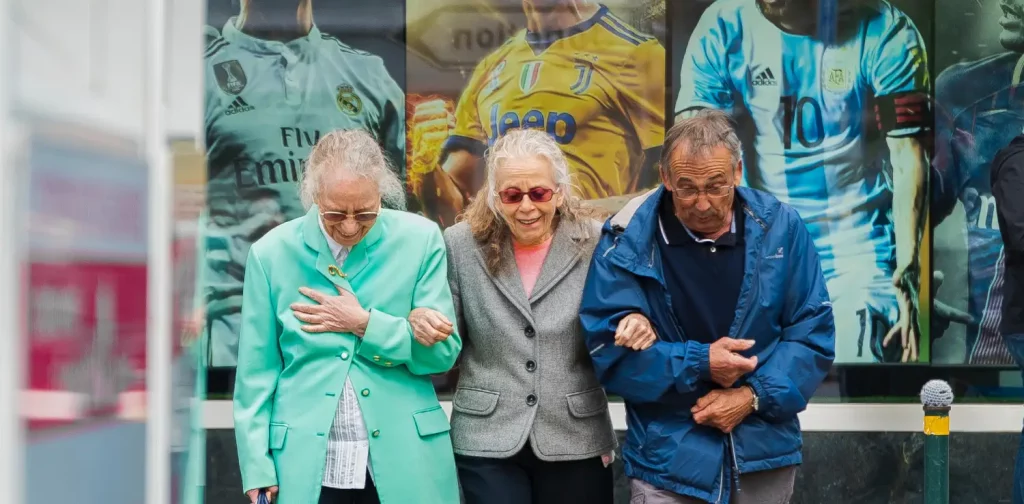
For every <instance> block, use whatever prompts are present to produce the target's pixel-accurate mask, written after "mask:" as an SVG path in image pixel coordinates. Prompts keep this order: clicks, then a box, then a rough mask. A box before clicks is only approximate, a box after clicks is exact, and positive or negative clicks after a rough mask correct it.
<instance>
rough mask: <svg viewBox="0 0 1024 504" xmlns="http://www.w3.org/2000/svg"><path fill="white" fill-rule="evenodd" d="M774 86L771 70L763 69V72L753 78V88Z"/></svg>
mask: <svg viewBox="0 0 1024 504" xmlns="http://www.w3.org/2000/svg"><path fill="white" fill-rule="evenodd" d="M775 84H777V82H776V81H775V74H773V73H772V69H771V68H765V69H764V71H763V72H761V73H759V74H757V77H754V85H755V86H774V85H775Z"/></svg>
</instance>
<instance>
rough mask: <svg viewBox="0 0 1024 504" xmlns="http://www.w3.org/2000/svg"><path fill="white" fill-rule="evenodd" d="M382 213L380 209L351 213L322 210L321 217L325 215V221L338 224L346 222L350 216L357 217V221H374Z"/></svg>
mask: <svg viewBox="0 0 1024 504" xmlns="http://www.w3.org/2000/svg"><path fill="white" fill-rule="evenodd" d="M378 215H380V210H377V211H376V212H358V213H354V214H350V213H348V212H320V217H323V219H324V222H330V223H332V224H338V223H341V222H345V220H346V219H348V218H349V217H350V216H351V217H352V218H353V219H355V221H356V222H363V223H365V222H373V221H374V220H376V219H377V216H378Z"/></svg>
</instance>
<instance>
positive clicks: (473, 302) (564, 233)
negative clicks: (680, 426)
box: [410, 129, 655, 504]
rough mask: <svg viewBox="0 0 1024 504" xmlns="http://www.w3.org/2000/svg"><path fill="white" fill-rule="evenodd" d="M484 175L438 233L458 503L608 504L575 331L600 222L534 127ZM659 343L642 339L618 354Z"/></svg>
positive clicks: (494, 158) (602, 433)
mask: <svg viewBox="0 0 1024 504" xmlns="http://www.w3.org/2000/svg"><path fill="white" fill-rule="evenodd" d="M486 169H487V173H486V177H487V183H486V185H485V186H484V188H483V189H482V190H481V191H480V193H479V194H478V195H477V196H476V198H475V199H474V201H473V203H472V204H470V206H469V207H468V208H467V209H466V212H465V214H464V215H463V216H462V220H461V222H459V223H458V224H456V225H455V226H453V227H451V228H449V229H448V230H446V231H445V234H444V238H445V243H446V244H447V246H448V281H449V284H450V285H451V289H452V294H453V296H454V301H455V312H456V316H457V319H458V320H457V321H456V322H457V324H458V328H459V334H460V335H461V336H462V339H463V348H462V355H461V363H460V368H459V369H460V376H459V381H458V386H457V388H456V391H455V398H454V401H453V403H454V404H453V414H452V421H451V424H452V430H451V436H452V444H453V446H454V449H455V455H456V465H457V467H458V470H459V481H460V483H461V485H462V489H463V493H464V495H465V499H466V500H465V502H466V504H478V503H479V504H482V503H486V504H504V503H508V504H524V503H526V504H530V503H533V504H548V503H551V504H564V503H567V502H585V503H587V504H602V503H609V504H610V503H611V502H612V501H613V495H612V494H613V491H612V473H611V469H610V467H609V464H610V463H611V459H612V453H613V450H614V448H615V445H616V437H615V433H614V431H613V430H612V424H611V418H610V417H609V415H608V399H607V397H606V396H605V393H604V390H603V389H602V388H601V385H600V384H599V383H598V381H597V378H596V377H595V375H594V368H593V365H592V363H591V360H590V356H589V355H588V353H587V349H586V347H585V346H584V337H583V334H582V332H581V330H580V326H579V321H578V318H579V311H578V307H579V305H580V299H581V297H582V294H583V284H584V281H585V280H586V278H587V269H588V267H589V264H590V256H591V254H592V253H593V251H594V247H595V246H596V244H597V240H598V238H599V235H600V222H598V221H596V220H594V219H592V218H591V215H592V212H591V211H590V210H588V209H587V208H586V207H584V205H583V204H582V202H581V201H580V200H579V199H578V198H577V197H576V196H574V195H573V193H572V189H571V184H570V178H569V166H568V163H567V162H566V159H565V156H564V154H563V153H562V150H561V148H559V146H558V144H556V143H555V142H554V140H552V139H551V137H549V136H548V135H547V134H545V133H544V132H542V131H538V130H531V129H524V130H514V131H510V132H508V133H507V134H506V135H505V136H503V137H502V138H501V139H499V140H498V141H497V142H496V143H495V144H494V146H493V147H491V149H490V150H489V151H488V153H487V155H486ZM410 323H411V324H412V325H413V328H414V333H417V332H418V333H419V336H418V337H419V338H422V339H423V341H430V336H432V334H431V333H432V332H434V331H436V332H441V333H444V332H448V331H450V330H451V324H450V322H449V321H448V320H446V319H444V317H443V316H441V315H440V314H437V313H436V312H431V311H429V310H416V311H414V313H413V315H410ZM654 339H655V336H654V333H653V332H651V331H650V330H638V331H634V332H633V333H632V334H631V336H629V337H626V338H623V339H622V340H621V341H619V342H617V344H620V345H624V346H628V347H630V348H633V349H635V350H641V349H645V348H647V347H649V346H650V345H651V344H652V343H653V342H654Z"/></svg>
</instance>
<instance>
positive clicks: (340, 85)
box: [199, 0, 1024, 402]
mask: <svg viewBox="0 0 1024 504" xmlns="http://www.w3.org/2000/svg"><path fill="white" fill-rule="evenodd" d="M242 3H243V4H245V5H247V7H246V8H245V9H243V8H242V7H241V6H240V5H239V2H235V1H229V0H219V1H211V2H209V12H208V22H209V24H210V27H207V32H208V44H207V50H206V54H205V61H206V66H205V69H206V70H205V80H206V85H205V101H206V108H205V110H206V126H207V127H206V131H207V135H208V136H207V138H206V142H207V148H208V155H209V180H210V182H209V186H208V195H207V198H208V202H209V205H210V213H209V220H208V222H207V223H206V224H204V225H203V229H204V230H205V232H206V233H207V234H206V235H205V236H204V238H203V239H202V240H201V243H200V246H201V247H203V248H202V249H201V258H202V259H201V260H200V262H199V264H201V265H202V267H201V269H203V271H205V272H206V280H205V283H204V288H203V298H204V300H205V302H204V306H205V310H206V322H207V329H208V332H209V334H210V335H211V350H210V355H211V357H210V363H211V364H212V365H213V366H214V369H212V370H211V372H210V374H209V387H210V393H211V397H220V398H230V396H231V387H232V383H233V380H234V370H233V368H232V366H233V365H234V362H235V356H234V352H235V345H236V338H237V321H238V312H239V308H240V300H241V290H240V288H241V279H242V275H243V266H244V262H245V257H246V251H247V250H248V246H249V244H250V243H252V242H253V241H254V240H256V239H258V238H259V237H260V236H262V234H263V233H265V232H266V231H267V230H269V229H270V228H272V227H274V226H275V225H277V224H279V223H281V222H283V221H284V220H286V219H289V218H292V217H295V216H297V215H299V214H300V213H301V212H300V211H301V205H299V204H298V201H297V189H296V186H295V183H294V181H295V179H296V178H297V174H298V173H299V172H300V171H301V169H302V166H303V163H304V158H305V156H306V154H307V153H308V151H309V148H310V146H311V145H312V144H313V143H314V142H315V141H316V140H317V138H319V136H320V135H322V134H323V133H324V132H326V131H329V130H331V129H335V128H342V127H352V126H355V127H363V128H366V129H369V130H370V131H371V132H373V133H374V134H375V135H376V136H377V138H378V140H380V141H381V143H382V145H384V146H385V147H386V148H387V149H388V152H389V153H390V154H391V156H392V160H393V161H394V162H395V166H396V169H397V170H398V171H399V172H400V173H401V174H402V175H403V177H405V178H404V180H405V183H406V189H407V192H408V199H407V209H408V210H410V211H413V212H418V213H421V214H423V215H425V216H427V217H429V218H431V219H433V220H435V221H436V222H438V223H439V224H440V225H441V226H442V227H448V226H450V225H452V224H453V223H454V222H455V221H456V215H458V213H459V212H460V211H461V210H462V209H464V208H465V206H466V205H467V203H468V202H469V201H471V200H472V198H473V197H475V196H476V195H477V191H478V190H479V189H480V188H481V187H482V186H483V184H484V179H483V173H484V171H483V169H482V167H481V155H482V153H483V152H484V150H485V149H486V148H487V147H488V146H489V145H491V144H492V143H493V142H494V140H495V139H496V138H498V137H499V136H501V135H502V134H503V133H505V132H507V131H508V130H509V129H511V128H521V127H526V128H536V129H540V130H543V131H546V132H547V133H549V134H550V135H551V136H552V137H554V138H555V140H556V141H557V142H558V143H559V144H560V145H561V146H562V147H563V149H564V150H565V152H566V153H567V154H568V155H569V156H568V157H569V163H570V170H571V172H572V174H573V177H574V184H575V187H576V190H577V191H578V192H579V194H581V195H582V196H584V197H585V198H586V199H588V200H589V202H590V203H591V204H593V205H595V206H598V207H599V208H601V209H603V210H604V211H606V212H614V211H616V210H618V209H619V208H621V206H622V205H623V204H624V203H625V202H626V201H628V199H629V198H630V197H632V196H634V195H636V194H638V193H640V192H642V191H644V190H646V189H648V188H650V187H653V186H655V185H657V184H658V183H659V182H660V180H659V177H658V170H657V167H656V164H657V161H658V158H659V156H660V149H661V144H662V141H663V137H664V131H665V127H666V126H668V125H670V124H671V123H672V122H673V118H674V116H676V115H678V114H681V113H685V112H686V111H687V110H688V109H692V108H695V107H715V108H724V109H728V110H729V111H731V112H732V113H733V114H734V116H735V117H736V119H737V125H738V127H739V130H740V132H741V134H742V138H743V140H744V161H745V165H744V180H743V183H744V184H745V185H747V186H751V187H755V188H758V189H762V190H766V191H768V192H771V193H773V194H774V195H776V196H777V197H779V198H780V199H782V200H784V201H785V202H787V203H789V204H791V205H792V206H794V207H795V208H796V209H797V210H798V211H799V212H800V214H801V216H802V217H803V218H804V220H805V223H806V224H807V225H808V227H809V230H810V231H811V234H812V236H813V238H814V240H815V244H816V245H817V249H818V253H819V257H820V259H821V261H822V266H823V272H824V274H825V276H826V280H827V282H828V287H829V290H830V295H831V297H832V300H833V303H834V314H835V320H836V328H837V337H836V348H837V350H836V351H837V358H836V362H835V364H836V365H835V367H834V369H833V371H832V373H831V374H830V375H829V377H828V378H827V379H826V381H825V383H824V384H823V385H822V386H821V387H820V388H819V390H818V393H817V395H816V397H815V400H819V401H871V402H877V401H900V402H907V401H911V402H914V401H917V398H916V394H917V392H918V390H919V389H920V386H921V385H922V384H923V383H924V382H925V381H926V380H927V379H929V378H944V379H947V380H949V381H950V382H951V383H953V385H954V389H955V390H956V392H957V393H958V395H959V396H961V397H963V399H964V400H967V401H992V400H1004V399H1010V400H1018V399H1019V397H1020V396H1021V395H1022V394H1024V389H1022V388H1021V383H1020V381H1021V379H1020V373H1019V372H1014V371H1011V370H1012V369H1013V367H1012V361H1011V359H1010V358H1009V354H1008V352H1007V351H1006V348H1005V346H1004V345H1003V343H1002V338H1001V336H1000V335H999V332H998V318H999V305H1000V304H1001V297H1000V296H999V289H1000V287H999V286H1000V283H999V282H1000V279H1001V278H1002V276H1001V272H1002V268H1003V265H1002V260H1001V252H1000V251H1001V243H1000V241H999V236H998V230H997V228H996V223H995V219H994V217H993V211H992V210H993V206H992V198H991V189H990V188H989V187H988V184H989V183H988V179H987V173H988V172H987V170H988V160H990V159H991V158H992V156H993V155H994V153H995V152H996V151H997V150H998V148H1000V147H1001V146H1004V145H1005V144H1006V143H1007V142H1008V141H1009V138H1011V137H1012V136H1014V135H1015V134H1016V133H1017V132H1019V131H1021V128H1024V117H1022V116H1021V114H1019V111H1018V110H1017V109H1018V108H1020V107H1019V103H1018V102H1019V99H1018V98H1017V96H1018V95H1017V94H1016V93H1015V92H1014V90H1015V86H1017V84H1019V82H1018V81H1019V80H1020V79H1019V78H1018V77H1020V76H1019V75H1017V74H1020V73H1021V72H1020V71H1019V67H1020V66H1021V65H1019V64H1018V63H1019V61H1018V60H1019V58H1018V56H1019V53H1018V52H1017V51H1018V49H1020V48H1017V47H1016V46H1015V45H1014V44H1015V43H1016V38H1017V37H1016V31H1015V30H1016V28H1015V27H1016V24H1014V23H1013V22H1009V21H1007V22H1003V23H1002V28H1001V30H1002V31H1001V32H1000V31H992V30H991V28H994V27H995V26H996V25H999V22H998V19H999V17H1000V16H1001V15H1002V16H1004V18H1006V16H1010V14H1013V13H1012V12H1011V13H1010V14H1005V13H1004V12H1003V11H1001V10H1000V8H999V5H998V4H997V3H971V4H969V5H968V4H961V3H959V2H954V1H953V0H935V1H932V0H894V1H892V2H890V3H884V2H879V3H870V4H868V5H865V4H859V3H858V4H856V5H857V6H856V7H854V5H855V4H854V3H851V2H843V1H834V0H828V1H825V0H822V1H818V0H789V1H788V2H771V5H769V3H768V2H758V3H756V5H759V6H760V7H759V8H757V9H754V10H752V9H747V10H742V9H739V8H738V7H737V5H739V4H736V3H735V2H728V1H725V0H715V1H698V0H684V1H678V2H665V1H664V0H644V1H642V2H637V1H625V0H619V1H610V2H606V3H604V4H602V5H597V4H590V3H586V2H581V3H580V5H581V6H585V7H580V8H579V9H577V10H576V11H573V12H572V13H570V14H566V13H565V12H564V11H558V10H557V9H554V10H552V9H548V8H547V7H545V6H548V4H546V3H545V2H523V1H520V0H485V1H469V0H464V1H460V0H424V1H417V2H398V1H394V2H386V1H383V0H378V1H373V2H370V1H353V2H345V3H341V2H335V1H329V0H317V1H316V2H310V1H309V0H295V5H297V6H298V7H299V9H298V13H299V15H298V16H296V9H295V5H293V4H292V3H290V2H284V3H273V4H271V3H267V4H266V5H276V7H267V6H266V5H264V2H259V1H253V2H250V3H245V2H242ZM392 4H393V5H392ZM947 4H949V5H947ZM274 9H277V10H274ZM247 10H248V11H247ZM1012 10H1013V9H1012V8H1011V9H1010V11H1012ZM741 11H742V12H741ZM308 12H312V13H313V14H315V16H313V18H312V19H315V23H313V24H312V25H311V24H309V23H308V19H309V18H308V16H307V14H308ZM240 13H241V14H244V15H242V16H241V18H243V19H244V23H241V25H242V29H241V30H237V29H235V28H234V26H235V23H236V22H237V21H238V19H239V17H240V16H239V14H240ZM1010 17H1012V16H1010ZM232 19H234V21H232ZM965 20H966V21H965ZM1011 21H1012V19H1011ZM296 26H299V30H296ZM310 26H315V27H316V29H317V30H318V31H317V32H315V33H317V34H318V35H319V39H318V40H320V41H329V42H331V43H332V44H334V45H333V46H332V45H330V44H328V45H327V46H321V47H322V48H323V47H330V48H331V51H333V52H331V51H328V52H323V53H322V54H324V55H327V56H322V57H318V58H319V59H317V63H316V64H311V63H306V66H302V61H301V58H299V59H298V60H294V61H293V60H292V59H290V57H289V55H293V56H294V54H301V53H302V51H304V50H306V49H304V47H305V45H306V44H307V43H308V41H306V42H303V40H304V39H302V38H301V35H302V34H304V33H306V30H307V29H308V28H309V27H310ZM539 33H546V34H547V35H544V36H542V35H539ZM233 37H234V38H233ZM289 40H292V41H293V42H288V41H289ZM282 42H285V43H282ZM253 51H257V52H258V51H269V52H270V53H272V54H275V55H278V54H279V55H281V56H280V57H279V58H276V59H272V60H273V63H270V61H271V59H265V60H259V61H257V60H256V59H253V58H251V55H252V53H253ZM323 51H327V49H323ZM339 51H340V53H339ZM318 54H321V53H318ZM337 54H344V55H345V57H346V58H355V57H356V55H361V56H364V57H367V58H370V59H372V60H373V61H374V62H375V63H374V65H377V66H375V67H373V68H370V69H368V70H367V71H365V72H362V73H360V74H359V75H358V76H357V75H348V74H344V75H345V76H344V77H340V76H341V75H343V74H338V73H337V68H336V66H332V65H333V64H329V63H325V61H333V60H331V58H337V57H340V56H337ZM624 55H625V56H624ZM293 59H294V58H293ZM260 65H265V66H266V69H264V68H263V67H262V66H260ZM997 67H998V68H997ZM967 71H970V72H971V73H970V75H969V76H968V75H967V73H962V72H967ZM259 72H263V73H259ZM300 74H301V75H302V76H305V77H307V80H306V82H312V83H313V84H310V85H309V86H307V87H306V88H301V87H300V88H296V87H295V85H294V84H293V83H292V84H290V81H289V78H290V76H291V78H292V79H293V80H294V79H295V78H296V76H299V75H300ZM1004 74H1005V75H1004ZM257 75H258V77H256V76H257ZM313 75H315V76H316V79H313V80H309V79H308V77H309V76H313ZM372 79H377V80H375V81H373V82H374V86H375V87H372V89H369V88H368V89H364V88H363V87H360V86H361V85H363V84H362V83H364V82H369V81H371V80H372ZM968 82H969V83H971V84H970V85H968V84H966V83H968ZM321 84H322V85H321ZM947 84H948V86H947ZM1004 102H1005V103H1004ZM398 104H401V105H402V107H403V108H402V110H404V116H403V117H400V118H398V117H396V116H395V115H394V114H395V113H397V112H396V111H397V110H398V108H397V107H398ZM374 114H375V115H374ZM364 115H374V117H376V118H377V120H375V121H369V122H365V121H364V122H360V121H362V119H361V117H363V116H364ZM1018 123H1020V124H1018ZM929 189H930V191H929ZM901 329H906V330H905V331H903V330H901ZM904 333H905V334H904ZM904 336H905V337H904ZM887 339H888V340H889V342H888V343H887V344H886V343H885V342H886V340H887ZM904 341H905V343H904ZM457 376H458V373H457V371H453V372H451V373H447V374H445V375H439V376H435V377H434V382H435V385H436V386H437V389H438V391H439V393H441V394H442V395H443V396H446V395H447V394H449V393H450V392H451V391H452V390H453V388H454V384H455V382H456V381H457Z"/></svg>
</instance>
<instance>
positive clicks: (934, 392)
mask: <svg viewBox="0 0 1024 504" xmlns="http://www.w3.org/2000/svg"><path fill="white" fill-rule="evenodd" d="M921 404H923V405H924V504H949V409H950V406H951V405H952V404H953V389H951V388H950V387H949V384H948V383H946V382H944V381H942V380H930V381H929V382H928V383H925V384H924V387H922V388H921Z"/></svg>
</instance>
